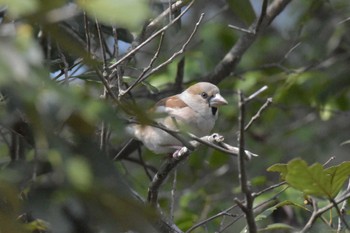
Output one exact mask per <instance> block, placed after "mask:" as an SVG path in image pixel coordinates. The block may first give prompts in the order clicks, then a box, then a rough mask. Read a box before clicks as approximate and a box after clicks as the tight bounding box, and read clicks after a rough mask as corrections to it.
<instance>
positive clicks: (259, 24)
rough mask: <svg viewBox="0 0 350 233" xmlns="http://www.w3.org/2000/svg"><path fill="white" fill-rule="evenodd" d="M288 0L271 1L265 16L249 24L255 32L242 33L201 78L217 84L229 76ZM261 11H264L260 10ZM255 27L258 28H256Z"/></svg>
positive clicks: (289, 0)
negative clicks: (211, 69)
mask: <svg viewBox="0 0 350 233" xmlns="http://www.w3.org/2000/svg"><path fill="white" fill-rule="evenodd" d="M290 2H291V0H274V1H273V3H272V4H270V6H269V7H268V8H267V10H266V14H265V17H263V18H262V17H259V19H257V20H255V22H254V23H253V24H252V25H251V26H250V29H249V31H253V32H254V31H256V32H257V33H244V34H242V36H241V37H240V38H239V40H238V41H237V43H236V44H235V45H234V46H233V47H232V48H231V50H230V51H229V52H228V53H227V54H226V55H225V56H224V58H223V59H222V60H221V61H220V62H219V63H218V64H217V65H216V67H215V68H214V70H213V71H212V72H211V73H209V74H207V75H206V76H205V77H204V78H203V79H204V80H206V81H209V82H211V83H214V84H217V83H219V82H220V81H222V80H223V79H225V78H226V77H227V76H229V75H230V73H231V72H232V71H233V70H234V69H235V68H236V66H237V65H238V63H239V61H240V59H241V57H242V56H243V55H244V53H245V52H246V51H247V49H248V48H249V47H250V46H251V45H252V44H253V43H254V42H255V40H256V39H257V38H258V36H259V34H260V33H262V32H263V31H264V30H265V29H266V28H267V27H268V26H269V25H270V24H271V22H272V21H273V20H274V18H275V17H276V16H277V15H278V14H280V13H281V12H282V11H283V9H284V8H285V7H286V6H287V5H288V4H289V3H290ZM262 12H264V11H263V10H262ZM257 28H258V29H259V30H257Z"/></svg>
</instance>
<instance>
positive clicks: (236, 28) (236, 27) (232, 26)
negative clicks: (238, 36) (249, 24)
mask: <svg viewBox="0 0 350 233" xmlns="http://www.w3.org/2000/svg"><path fill="white" fill-rule="evenodd" d="M228 27H229V28H232V29H235V30H237V31H241V32H245V33H250V34H254V32H252V31H251V30H249V29H245V28H241V27H238V26H235V25H232V24H229V25H228Z"/></svg>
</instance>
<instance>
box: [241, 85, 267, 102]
mask: <svg viewBox="0 0 350 233" xmlns="http://www.w3.org/2000/svg"><path fill="white" fill-rule="evenodd" d="M267 88H268V86H266V85H265V86H263V87H262V88H260V89H259V90H257V91H256V92H254V93H253V94H251V95H250V96H248V97H247V98H245V99H244V101H245V102H246V103H248V102H249V101H251V100H252V99H254V98H255V97H257V96H258V95H260V94H261V93H262V92H264V91H266V90H267Z"/></svg>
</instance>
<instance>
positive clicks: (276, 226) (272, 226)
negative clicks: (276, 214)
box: [259, 223, 295, 232]
mask: <svg viewBox="0 0 350 233" xmlns="http://www.w3.org/2000/svg"><path fill="white" fill-rule="evenodd" d="M282 230H283V232H285V230H292V231H293V230H295V229H294V228H293V227H292V226H289V225H287V224H284V223H273V224H270V225H268V226H267V227H265V228H261V229H259V232H266V231H267V232H271V231H276V232H277V231H278V232H280V231H282ZM287 232H289V231H287Z"/></svg>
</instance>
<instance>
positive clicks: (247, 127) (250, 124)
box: [244, 98, 272, 131]
mask: <svg viewBox="0 0 350 233" xmlns="http://www.w3.org/2000/svg"><path fill="white" fill-rule="evenodd" d="M271 103H272V98H267V100H266V102H265V103H264V104H263V105H262V106H261V108H260V109H259V110H258V112H257V113H256V114H255V115H254V116H253V117H252V119H250V121H249V122H248V124H247V125H246V126H245V127H244V130H245V131H247V130H248V129H249V128H250V126H252V124H253V123H254V121H256V120H257V119H259V117H260V116H261V114H262V113H263V112H264V111H265V110H266V109H267V108H268V107H269V106H270V105H271Z"/></svg>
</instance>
